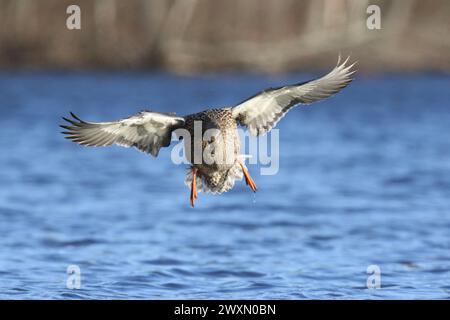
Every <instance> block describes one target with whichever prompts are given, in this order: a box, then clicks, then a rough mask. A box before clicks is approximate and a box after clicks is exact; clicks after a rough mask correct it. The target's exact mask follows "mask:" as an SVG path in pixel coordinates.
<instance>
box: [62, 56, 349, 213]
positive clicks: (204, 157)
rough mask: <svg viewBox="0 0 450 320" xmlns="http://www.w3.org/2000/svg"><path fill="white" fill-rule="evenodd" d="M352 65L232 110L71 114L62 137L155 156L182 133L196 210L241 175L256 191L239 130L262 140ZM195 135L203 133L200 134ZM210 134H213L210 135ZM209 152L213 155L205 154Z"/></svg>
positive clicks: (343, 82) (345, 77)
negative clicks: (107, 116)
mask: <svg viewBox="0 0 450 320" xmlns="http://www.w3.org/2000/svg"><path fill="white" fill-rule="evenodd" d="M348 60H349V58H347V59H346V60H345V61H344V62H342V63H341V59H340V58H339V59H338V63H337V65H336V67H335V68H334V69H333V70H331V71H330V72H329V73H328V74H326V75H325V76H323V77H321V78H318V79H315V80H310V81H306V82H303V83H298V84H293V85H287V86H283V87H278V88H270V89H267V90H264V91H261V92H259V93H257V94H255V95H254V96H252V97H250V98H248V99H246V100H244V101H243V102H241V103H239V104H237V105H235V106H233V107H225V108H217V109H208V110H205V111H202V112H199V113H195V114H190V115H187V116H183V117H180V116H177V115H176V114H174V113H161V112H154V111H141V112H139V113H137V114H136V115H133V116H131V117H129V118H126V119H121V120H117V121H110V122H87V121H84V120H81V119H80V118H79V117H78V116H76V115H75V114H73V113H71V116H72V119H69V118H64V117H63V119H64V120H65V121H67V122H68V123H69V124H70V125H61V127H62V128H64V129H66V130H67V131H64V132H63V134H65V135H66V138H68V139H70V140H72V141H73V142H76V143H78V144H81V145H85V146H95V147H100V146H110V145H113V144H116V145H120V146H124V147H135V148H137V149H138V150H140V151H143V152H145V153H148V154H151V155H152V156H154V157H156V156H157V155H158V153H159V150H160V149H161V148H162V147H167V146H169V145H170V142H171V138H172V132H174V131H175V133H176V134H177V131H179V130H183V129H184V130H185V133H187V134H188V135H186V134H184V135H183V134H182V133H181V134H179V136H180V137H182V138H183V139H184V146H185V150H186V158H187V159H188V161H189V162H190V163H191V166H190V168H189V170H188V173H187V175H186V179H185V183H186V184H187V185H188V187H189V188H190V204H191V206H192V207H193V206H194V201H195V200H196V198H197V195H198V192H199V191H203V192H211V193H215V194H220V193H223V192H226V191H229V190H230V189H232V188H233V186H234V183H235V180H242V177H243V176H244V177H245V182H246V184H247V185H248V186H249V187H250V188H251V190H252V191H253V192H256V191H257V187H256V184H255V182H254V181H253V179H252V177H251V176H250V174H249V172H248V169H247V167H246V166H245V163H244V161H245V156H244V155H241V154H240V139H239V135H238V131H237V128H238V125H241V126H244V127H246V128H247V129H248V130H249V131H250V134H251V135H254V136H258V135H262V134H265V133H266V132H268V131H270V130H271V129H272V128H273V127H275V125H276V124H277V123H278V121H280V119H281V118H283V117H284V116H285V115H286V113H287V112H288V111H289V110H290V109H292V108H293V107H295V106H296V105H299V104H310V103H313V102H316V101H319V100H323V99H325V98H328V97H330V96H332V95H334V94H336V93H337V92H339V91H340V90H341V89H342V88H345V87H346V86H347V85H348V84H349V83H350V82H351V81H352V78H351V76H352V74H354V73H355V72H356V71H354V70H353V66H354V63H353V64H351V65H347V63H348ZM196 126H198V127H199V128H200V129H196ZM196 130H199V131H198V132H197V133H198V134H197V135H196ZM208 130H209V131H211V132H212V133H210V134H209V135H208V136H206V135H205V133H206V132H207V131H208ZM189 135H190V137H191V138H190V137H189ZM186 137H187V138H186ZM195 150H198V152H196V151H195ZM207 150H209V152H205V151H207ZM217 159H221V160H220V161H217ZM224 159H225V160H224Z"/></svg>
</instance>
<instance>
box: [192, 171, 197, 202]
mask: <svg viewBox="0 0 450 320" xmlns="http://www.w3.org/2000/svg"><path fill="white" fill-rule="evenodd" d="M197 170H198V169H197V168H192V182H191V207H192V208H193V207H194V201H195V199H197Z"/></svg>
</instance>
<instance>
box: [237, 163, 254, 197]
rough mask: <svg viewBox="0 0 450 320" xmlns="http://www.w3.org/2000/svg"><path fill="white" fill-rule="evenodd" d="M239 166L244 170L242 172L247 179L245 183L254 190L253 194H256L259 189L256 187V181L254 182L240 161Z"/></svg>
mask: <svg viewBox="0 0 450 320" xmlns="http://www.w3.org/2000/svg"><path fill="white" fill-rule="evenodd" d="M239 165H240V166H241V168H242V172H243V173H244V177H245V183H246V184H247V185H248V186H250V188H252V190H253V192H256V190H258V188H257V187H256V184H255V181H253V179H252V177H251V176H250V173H248V170H247V168H246V167H245V166H244V164H243V163H242V162H240V161H239Z"/></svg>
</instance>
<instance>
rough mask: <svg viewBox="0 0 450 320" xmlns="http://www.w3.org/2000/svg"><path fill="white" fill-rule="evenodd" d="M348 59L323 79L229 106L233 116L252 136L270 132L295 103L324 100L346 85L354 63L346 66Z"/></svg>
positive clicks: (274, 90) (280, 89)
mask: <svg viewBox="0 0 450 320" xmlns="http://www.w3.org/2000/svg"><path fill="white" fill-rule="evenodd" d="M348 60H349V58H347V59H346V60H345V61H344V62H343V63H341V58H340V57H339V59H338V63H337V65H336V67H335V68H334V69H333V70H331V72H330V73H328V74H327V75H325V76H323V77H322V78H319V79H316V80H311V81H308V82H305V83H300V84H297V85H290V86H285V87H281V88H275V89H268V90H265V91H262V92H260V93H258V94H256V95H255V96H253V97H251V98H249V99H247V100H245V101H244V102H242V103H240V104H239V105H237V106H235V107H233V108H232V109H231V111H232V114H233V117H234V118H235V119H236V120H237V121H238V122H239V123H240V124H241V125H243V126H247V127H248V129H249V131H250V133H251V134H252V135H255V136H257V135H260V134H264V133H266V132H268V131H270V130H271V129H272V128H273V127H274V126H275V125H276V124H277V123H278V121H280V120H281V119H282V118H283V117H284V116H285V115H286V113H287V112H288V111H289V110H290V109H291V108H292V107H294V106H296V105H298V104H309V103H312V102H315V101H319V100H323V99H326V98H328V97H330V96H332V95H334V94H336V93H337V92H339V91H340V90H341V89H343V88H345V87H346V86H347V85H348V84H349V83H350V82H351V81H352V80H353V79H352V78H351V75H352V74H354V73H355V72H356V71H353V70H352V67H353V66H354V65H355V63H353V64H351V65H349V66H347V62H348Z"/></svg>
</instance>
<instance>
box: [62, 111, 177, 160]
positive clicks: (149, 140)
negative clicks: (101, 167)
mask: <svg viewBox="0 0 450 320" xmlns="http://www.w3.org/2000/svg"><path fill="white" fill-rule="evenodd" d="M71 115H72V117H73V119H67V118H63V119H64V120H66V121H67V122H69V123H70V124H71V126H67V125H62V126H61V127H62V128H64V129H66V130H67V131H65V132H63V133H64V134H66V138H67V139H70V140H72V141H73V142H76V143H78V144H81V145H85V146H94V147H102V146H110V145H112V144H117V145H120V146H124V147H135V148H137V149H138V150H140V151H143V152H145V153H150V154H151V155H152V156H154V157H156V156H157V155H158V153H159V150H160V149H161V147H167V146H169V144H170V140H171V135H172V131H173V130H175V129H177V128H179V127H181V126H182V125H183V124H184V118H181V117H176V116H175V115H173V114H165V113H159V112H151V111H142V112H140V113H138V114H136V115H134V116H131V117H129V118H126V119H122V120H118V121H112V122H86V121H84V120H81V119H80V118H78V117H77V116H76V115H74V114H73V113H71Z"/></svg>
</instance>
